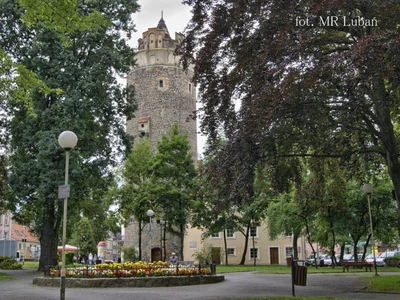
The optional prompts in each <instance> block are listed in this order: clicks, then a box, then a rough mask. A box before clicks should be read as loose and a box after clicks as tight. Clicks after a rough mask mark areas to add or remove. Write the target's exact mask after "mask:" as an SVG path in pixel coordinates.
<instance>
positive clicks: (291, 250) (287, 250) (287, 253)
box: [285, 247, 293, 257]
mask: <svg viewBox="0 0 400 300" xmlns="http://www.w3.org/2000/svg"><path fill="white" fill-rule="evenodd" d="M285 252H286V257H288V256H291V255H292V254H293V247H286V248H285Z"/></svg>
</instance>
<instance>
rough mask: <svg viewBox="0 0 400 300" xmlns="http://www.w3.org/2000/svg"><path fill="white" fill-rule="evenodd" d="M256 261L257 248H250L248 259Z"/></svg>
mask: <svg viewBox="0 0 400 300" xmlns="http://www.w3.org/2000/svg"><path fill="white" fill-rule="evenodd" d="M254 258H257V259H258V248H250V259H254Z"/></svg>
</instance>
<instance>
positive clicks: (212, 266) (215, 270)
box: [210, 264, 217, 275]
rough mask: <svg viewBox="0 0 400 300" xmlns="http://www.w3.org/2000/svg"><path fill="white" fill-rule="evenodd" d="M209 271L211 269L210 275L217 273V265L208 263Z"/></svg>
mask: <svg viewBox="0 0 400 300" xmlns="http://www.w3.org/2000/svg"><path fill="white" fill-rule="evenodd" d="M210 271H211V275H215V274H217V265H216V264H210Z"/></svg>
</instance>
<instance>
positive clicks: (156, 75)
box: [127, 17, 197, 162]
mask: <svg viewBox="0 0 400 300" xmlns="http://www.w3.org/2000/svg"><path fill="white" fill-rule="evenodd" d="M182 39H183V35H182V34H180V33H175V39H172V38H171V36H170V34H169V32H168V28H167V26H166V24H165V21H164V19H163V17H161V19H160V21H159V22H158V25H157V27H153V28H149V29H148V30H147V31H145V32H143V34H142V38H141V39H139V41H138V42H139V46H138V52H137V54H136V62H137V65H136V66H135V67H133V68H132V69H131V71H130V72H129V74H128V84H129V85H134V86H135V93H136V94H135V95H136V96H135V97H136V99H137V102H138V110H137V111H136V114H135V116H136V117H135V118H134V119H132V120H130V121H128V122H127V132H128V133H130V134H131V135H133V136H134V137H135V138H136V137H141V136H148V137H149V140H150V145H152V147H153V148H155V147H156V145H157V141H159V140H160V139H161V136H162V134H163V133H169V131H170V129H171V126H172V125H173V124H174V123H177V124H178V128H179V131H180V132H181V133H186V134H187V135H188V139H189V145H190V147H191V152H192V157H193V160H194V162H196V160H197V137H196V120H195V115H196V112H195V111H196V89H195V86H194V84H193V83H192V81H191V79H192V77H193V70H192V69H189V70H188V71H187V72H185V71H183V69H182V66H181V65H180V63H179V60H180V57H179V56H175V55H174V52H175V49H176V47H177V45H178V44H179V43H180V42H181V41H182Z"/></svg>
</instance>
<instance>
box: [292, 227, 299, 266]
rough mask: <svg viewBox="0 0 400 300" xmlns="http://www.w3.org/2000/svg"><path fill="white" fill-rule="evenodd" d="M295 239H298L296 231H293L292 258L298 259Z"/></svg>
mask: <svg viewBox="0 0 400 300" xmlns="http://www.w3.org/2000/svg"><path fill="white" fill-rule="evenodd" d="M297 239H298V235H297V234H296V233H294V232H293V245H292V247H293V258H294V259H299V252H298V251H297V249H298V247H297V246H298V245H297Z"/></svg>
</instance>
